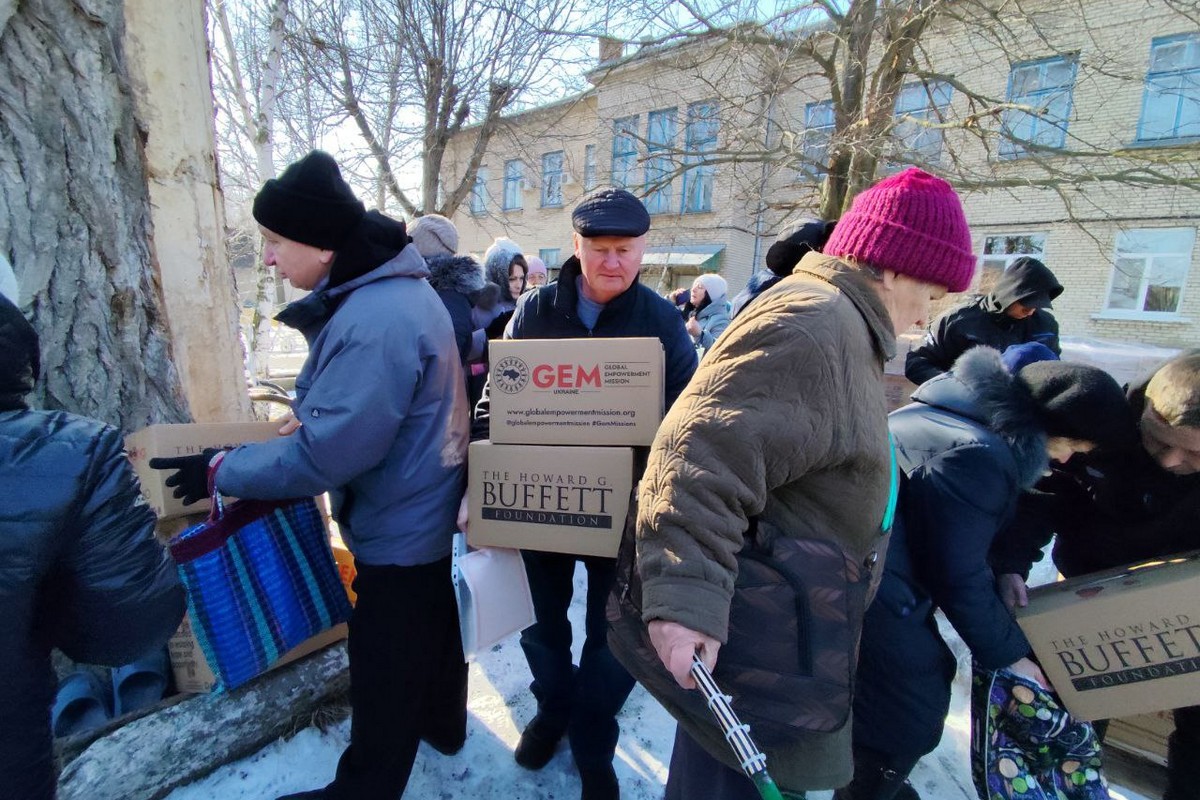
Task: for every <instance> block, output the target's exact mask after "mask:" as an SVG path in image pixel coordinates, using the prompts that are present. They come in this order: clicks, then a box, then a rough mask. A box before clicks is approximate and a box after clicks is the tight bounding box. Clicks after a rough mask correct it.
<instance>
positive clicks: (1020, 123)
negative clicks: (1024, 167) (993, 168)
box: [1000, 56, 1077, 158]
mask: <svg viewBox="0 0 1200 800" xmlns="http://www.w3.org/2000/svg"><path fill="white" fill-rule="evenodd" d="M1076 66H1077V63H1076V60H1075V59H1074V58H1067V57H1065V56H1059V57H1055V58H1046V59H1042V60H1041V61H1030V62H1026V63H1023V64H1014V65H1013V68H1012V71H1011V72H1010V73H1009V75H1008V101H1009V102H1010V103H1015V104H1017V105H1022V106H1028V107H1029V109H1030V110H1029V111H1026V110H1023V109H1015V108H1013V109H1008V110H1007V111H1005V112H1004V120H1003V123H1002V128H1003V132H1004V138H1003V139H1002V140H1001V141H1000V155H1002V156H1004V157H1006V158H1018V157H1020V156H1022V155H1025V154H1026V153H1027V152H1029V150H1031V149H1036V148H1047V147H1049V148H1054V147H1062V146H1063V144H1064V143H1065V142H1066V140H1067V122H1068V120H1069V119H1070V117H1071V102H1072V94H1073V93H1074V90H1075V68H1076ZM1031 146H1032V147H1031Z"/></svg>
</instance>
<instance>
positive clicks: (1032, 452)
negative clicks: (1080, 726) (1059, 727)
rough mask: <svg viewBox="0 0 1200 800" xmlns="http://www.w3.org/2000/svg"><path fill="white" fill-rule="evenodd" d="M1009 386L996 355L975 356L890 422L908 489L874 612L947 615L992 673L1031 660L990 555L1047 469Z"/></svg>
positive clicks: (1041, 446) (1020, 395)
mask: <svg viewBox="0 0 1200 800" xmlns="http://www.w3.org/2000/svg"><path fill="white" fill-rule="evenodd" d="M1013 381H1014V379H1013V378H1012V376H1010V375H1009V373H1008V372H1007V371H1006V370H1005V369H1004V366H1003V364H1002V363H1001V362H1000V354H999V353H997V352H996V351H995V350H991V349H989V348H976V349H975V350H971V351H969V352H968V353H967V354H966V355H964V356H963V357H962V358H960V359H959V360H958V361H957V362H956V363H955V366H954V371H953V372H951V373H948V374H945V375H942V376H941V377H939V378H936V379H934V380H932V381H930V382H929V383H926V384H925V385H923V386H921V387H920V388H919V389H918V390H917V392H915V393H914V395H913V400H914V401H915V402H914V403H912V404H911V405H908V406H905V407H904V408H901V409H899V410H897V411H895V412H893V413H892V414H891V416H890V417H889V428H890V430H891V432H892V436H893V438H894V439H895V442H896V458H897V462H898V464H899V467H900V471H901V472H902V473H903V475H904V485H903V489H902V491H901V495H900V509H899V514H898V515H897V526H896V529H895V530H894V531H893V534H892V540H891V543H890V545H889V547H888V558H887V566H886V568H885V570H884V578H883V581H882V583H881V585H880V589H879V594H878V596H877V600H876V602H882V603H884V604H885V605H886V606H888V607H890V608H891V609H892V610H893V611H894V612H895V613H896V614H897V615H898V616H907V615H909V614H913V613H923V612H927V611H928V610H929V609H930V607H938V608H941V609H942V610H943V611H944V612H945V614H946V617H947V618H948V619H949V620H950V623H951V624H952V625H953V626H954V629H955V630H956V631H958V633H959V635H960V636H961V637H962V638H963V641H964V642H966V644H967V646H968V647H969V648H970V650H971V654H972V656H973V657H974V658H975V660H976V661H977V662H979V664H980V665H981V666H983V667H985V668H987V669H998V668H1000V667H1004V666H1007V665H1009V664H1011V663H1013V662H1014V661H1016V660H1018V659H1020V658H1022V657H1024V656H1025V655H1027V654H1028V652H1029V643H1028V642H1027V641H1026V639H1025V636H1024V634H1023V633H1022V632H1021V629H1020V628H1019V627H1018V626H1017V623H1016V622H1015V621H1014V620H1013V618H1012V615H1011V614H1010V613H1009V612H1008V609H1007V608H1006V607H1005V606H1004V603H1003V601H1002V600H1001V599H1000V596H999V595H998V594H997V592H996V589H995V578H994V576H993V574H992V570H991V568H990V567H989V566H988V550H989V548H990V547H991V545H992V540H993V539H994V538H995V536H996V534H997V532H999V531H1000V530H1001V529H1002V528H1003V527H1004V525H1005V523H1006V522H1007V521H1008V520H1009V518H1010V517H1011V516H1012V514H1013V512H1014V510H1015V508H1016V504H1017V498H1018V496H1019V495H1020V493H1021V492H1022V491H1023V490H1024V489H1027V488H1029V487H1030V486H1032V485H1033V483H1034V482H1036V481H1037V479H1038V477H1039V476H1040V475H1041V474H1042V472H1043V471H1044V470H1045V468H1046V463H1047V459H1046V436H1045V433H1044V432H1043V430H1042V427H1041V426H1040V424H1039V423H1038V421H1037V417H1036V411H1035V407H1034V404H1033V400H1032V398H1031V397H1029V396H1028V393H1026V392H1021V391H1018V387H1016V386H1014V383H1013Z"/></svg>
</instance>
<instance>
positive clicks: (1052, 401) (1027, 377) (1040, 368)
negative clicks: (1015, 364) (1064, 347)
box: [1017, 361, 1137, 449]
mask: <svg viewBox="0 0 1200 800" xmlns="http://www.w3.org/2000/svg"><path fill="white" fill-rule="evenodd" d="M1017 379H1018V380H1019V381H1020V382H1021V383H1023V384H1025V386H1026V387H1027V388H1028V389H1029V392H1030V394H1031V395H1032V396H1033V400H1034V403H1035V404H1036V406H1037V409H1038V417H1039V419H1040V421H1041V423H1042V426H1043V428H1044V429H1045V431H1046V435H1047V436H1064V437H1067V438H1069V439H1081V440H1083V441H1086V442H1092V443H1094V444H1095V445H1096V446H1097V447H1102V448H1105V449H1110V448H1111V449H1124V448H1129V447H1132V446H1134V445H1135V444H1136V443H1137V420H1136V419H1134V415H1133V410H1132V409H1130V407H1129V403H1128V402H1127V401H1126V399H1125V393H1124V392H1122V391H1121V387H1120V386H1119V385H1118V384H1117V382H1116V381H1115V380H1113V378H1112V376H1111V375H1109V374H1108V373H1107V372H1105V371H1104V370H1101V369H1097V368H1096V367H1089V366H1087V365H1085V364H1075V363H1071V362H1068V361H1038V362H1036V363H1034V364H1029V365H1028V366H1025V367H1023V368H1022V369H1021V371H1020V372H1018V373H1017Z"/></svg>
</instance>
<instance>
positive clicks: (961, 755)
mask: <svg viewBox="0 0 1200 800" xmlns="http://www.w3.org/2000/svg"><path fill="white" fill-rule="evenodd" d="M1039 567H1041V569H1040V571H1038V572H1035V578H1034V582H1040V581H1044V580H1048V579H1050V578H1052V576H1053V570H1050V571H1049V572H1047V571H1046V569H1045V568H1044V566H1043V565H1039ZM584 575H585V573H584V572H583V570H582V567H580V569H579V570H578V571H577V572H576V575H575V601H574V602H573V603H572V605H571V616H572V618H573V620H574V622H575V630H576V631H577V632H578V631H582V630H583V602H582V598H583V596H584V591H585V588H584V587H585V586H586V582H585V577H584ZM1048 576H1049V577H1048ZM943 622H944V621H943ZM942 627H943V632H944V633H946V635H947V641H948V642H950V645H951V648H952V649H953V650H954V652H955V653H957V654H959V670H958V677H957V679H956V681H955V686H954V700H953V703H952V705H951V708H950V716H949V717H948V718H947V720H946V730H945V733H944V734H943V736H942V741H941V744H940V745H939V746H938V748H937V750H936V751H934V752H933V753H931V754H930V755H929V756H927V757H926V758H925V759H923V760H922V761H921V763H920V764H918V765H917V768H916V770H914V772H913V775H912V782H913V784H914V785H915V786H916V788H917V789H918V791H919V792H920V794H921V797H922V798H924V800H974V798H975V790H974V788H973V786H972V784H971V773H970V766H969V760H968V751H969V747H970V724H969V711H968V705H967V696H968V682H969V678H970V660H969V657H968V656H967V655H966V650H965V647H964V646H963V645H962V643H961V641H959V640H958V638H957V637H956V636H954V634H953V631H952V630H951V629H950V628H949V626H948V625H944V624H943V626H942ZM581 646H582V642H576V645H575V652H576V656H577V657H578V654H579V648H580V647H581ZM469 680H470V699H469V701H468V712H469V718H468V734H467V743H466V746H465V747H464V748H463V750H462V751H461V752H460V753H458V754H457V755H455V756H450V757H447V756H443V755H441V754H439V753H438V752H437V751H435V750H433V749H432V748H430V747H429V746H428V745H425V744H422V745H421V750H420V752H419V753H418V755H417V761H416V764H415V765H414V767H413V774H412V778H411V780H410V781H409V784H408V790H407V791H406V792H405V794H404V796H405V798H409V799H411V800H450V799H451V798H472V800H493V798H494V799H495V800H535V799H536V800H575V798H578V797H579V779H578V777H577V776H576V774H575V769H574V765H573V763H572V761H571V753H570V750H569V748H568V747H567V746H566V744H565V742H564V744H563V745H562V746H561V747H560V748H559V751H558V753H557V754H556V755H555V756H554V759H553V760H552V761H551V762H550V763H549V764H548V765H547V766H546V767H545V769H543V770H541V771H539V772H530V771H527V770H524V769H522V768H521V767H518V766H517V765H516V763H515V762H514V761H513V758H512V753H513V749H514V748H515V747H516V744H517V739H518V738H519V737H520V732H521V729H522V728H523V727H524V725H525V723H526V722H528V721H529V719H530V718H531V717H532V716H533V714H534V710H535V708H534V702H533V697H532V695H530V693H529V689H528V684H529V671H528V667H526V665H525V658H524V656H523V654H522V653H521V648H520V645H519V644H518V643H517V638H516V637H512V638H511V639H509V640H507V641H505V642H504V643H502V644H500V645H498V646H497V647H495V648H494V649H493V650H492V651H490V652H489V653H487V654H486V655H485V656H483V657H482V658H481V659H480V660H479V661H478V662H476V663H473V664H472V665H471V672H470V678H469ZM620 721H621V740H620V743H619V745H618V749H617V763H616V769H617V776H618V778H619V779H620V782H621V797H622V798H623V800H659V798H661V797H662V791H663V784H664V782H665V781H666V777H667V765H668V764H669V763H670V759H671V743H672V741H673V740H674V735H675V734H674V731H675V725H674V722H673V721H672V720H671V718H670V716H669V715H668V714H667V713H666V712H665V711H664V710H663V709H662V707H661V706H659V705H658V703H657V702H655V701H654V700H653V698H651V697H650V696H649V695H648V694H647V693H646V692H645V690H643V689H642V688H641V687H640V686H638V687H636V688H635V689H634V692H633V694H632V695H631V696H630V698H629V701H628V702H627V703H626V704H625V708H624V710H623V711H622V712H621V718H620ZM349 735H350V723H349V721H348V720H347V721H343V722H341V723H339V724H338V725H335V726H333V727H331V728H330V729H329V730H327V731H326V732H325V733H322V732H320V731H319V730H317V729H316V728H307V729H305V730H303V731H301V732H300V733H298V734H297V735H295V736H294V737H292V738H290V739H286V740H284V739H280V740H278V741H275V742H273V743H271V744H269V745H267V746H266V747H264V748H263V749H262V750H260V751H259V752H257V753H255V754H254V755H252V756H250V757H248V758H245V759H242V760H241V761H238V762H235V763H232V764H229V765H227V766H225V767H222V768H221V769H219V770H217V771H216V772H214V773H213V774H212V775H210V776H208V777H207V778H206V779H204V780H201V781H198V782H197V783H194V784H191V785H190V786H186V787H183V788H180V789H177V790H176V791H174V792H172V793H171V794H170V795H168V796H167V800H217V799H218V798H219V799H220V800H273V798H276V797H278V796H279V795H282V794H287V793H289V792H297V791H302V790H305V789H315V788H318V787H321V786H324V785H325V784H326V783H328V782H329V781H330V780H332V778H333V774H334V769H335V767H336V766H337V760H338V757H339V756H340V755H341V752H342V750H343V748H345V746H346V743H347V741H348V739H349ZM1112 796H1113V799H1114V800H1148V799H1147V798H1145V797H1143V796H1142V795H1138V794H1135V793H1132V792H1129V791H1127V790H1122V789H1120V788H1119V787H1113V793H1112ZM809 797H810V800H828V798H830V797H832V792H810V793H809ZM698 800H700V799H698Z"/></svg>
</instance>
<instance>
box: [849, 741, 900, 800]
mask: <svg viewBox="0 0 1200 800" xmlns="http://www.w3.org/2000/svg"><path fill="white" fill-rule="evenodd" d="M901 762H904V763H903V765H902V764H901ZM914 766H916V762H915V761H913V762H911V763H910V762H907V761H904V760H903V759H894V758H892V757H890V756H888V755H887V754H885V753H880V752H877V751H875V750H867V749H865V748H858V747H856V748H854V780H852V781H850V785H849V786H844V787H842V788H841V789H838V790H837V791H836V792H834V793H833V798H834V800H921V796H920V795H919V794H917V790H916V789H914V788H913V785H912V784H911V783H909V782H908V773H909V772H910V771H912V768H913V767H914ZM897 767H899V768H897Z"/></svg>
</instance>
